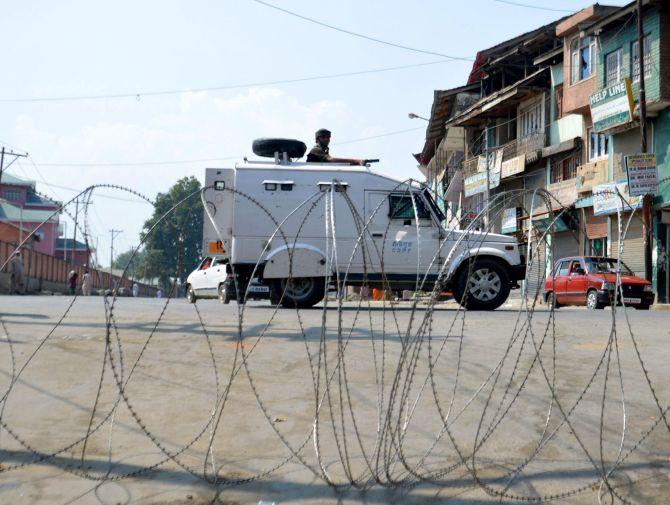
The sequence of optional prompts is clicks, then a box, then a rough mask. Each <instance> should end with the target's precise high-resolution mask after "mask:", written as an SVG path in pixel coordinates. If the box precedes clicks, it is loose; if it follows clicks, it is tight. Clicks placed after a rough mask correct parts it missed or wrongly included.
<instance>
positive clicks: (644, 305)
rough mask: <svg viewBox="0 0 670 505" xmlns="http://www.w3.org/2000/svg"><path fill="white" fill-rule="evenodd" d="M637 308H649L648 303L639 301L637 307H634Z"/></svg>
mask: <svg viewBox="0 0 670 505" xmlns="http://www.w3.org/2000/svg"><path fill="white" fill-rule="evenodd" d="M635 308H636V309H637V310H649V304H648V303H641V304H640V305H638V306H637V307H635Z"/></svg>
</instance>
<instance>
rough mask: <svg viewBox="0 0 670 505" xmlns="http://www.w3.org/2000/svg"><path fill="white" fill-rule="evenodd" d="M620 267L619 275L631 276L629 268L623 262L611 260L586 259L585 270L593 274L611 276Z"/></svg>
mask: <svg viewBox="0 0 670 505" xmlns="http://www.w3.org/2000/svg"><path fill="white" fill-rule="evenodd" d="M619 265H620V266H621V273H622V274H628V275H632V273H633V272H631V270H630V268H628V266H627V265H626V264H625V263H624V262H623V261H621V262H618V261H617V260H615V259H613V258H587V259H586V268H587V270H588V271H589V272H590V273H593V274H613V273H616V272H617V270H618V267H619Z"/></svg>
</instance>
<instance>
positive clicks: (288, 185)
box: [280, 183, 293, 191]
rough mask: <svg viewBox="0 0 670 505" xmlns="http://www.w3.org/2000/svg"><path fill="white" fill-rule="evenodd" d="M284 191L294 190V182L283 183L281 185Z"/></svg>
mask: <svg viewBox="0 0 670 505" xmlns="http://www.w3.org/2000/svg"><path fill="white" fill-rule="evenodd" d="M280 187H281V190H282V191H293V184H292V183H283V184H281V185H280Z"/></svg>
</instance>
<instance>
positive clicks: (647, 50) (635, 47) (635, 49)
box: [630, 35, 651, 82]
mask: <svg viewBox="0 0 670 505" xmlns="http://www.w3.org/2000/svg"><path fill="white" fill-rule="evenodd" d="M642 47H643V49H644V77H645V78H647V77H650V76H651V38H650V37H649V35H647V36H646V37H645V38H644V39H643V45H642ZM639 48H640V44H638V42H637V40H636V41H635V42H633V43H632V44H631V47H630V52H631V58H630V61H631V62H632V66H633V68H632V69H631V75H632V76H633V82H638V81H639V80H640V56H639V52H640V49H639Z"/></svg>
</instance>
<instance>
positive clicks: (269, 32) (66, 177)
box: [0, 0, 627, 265]
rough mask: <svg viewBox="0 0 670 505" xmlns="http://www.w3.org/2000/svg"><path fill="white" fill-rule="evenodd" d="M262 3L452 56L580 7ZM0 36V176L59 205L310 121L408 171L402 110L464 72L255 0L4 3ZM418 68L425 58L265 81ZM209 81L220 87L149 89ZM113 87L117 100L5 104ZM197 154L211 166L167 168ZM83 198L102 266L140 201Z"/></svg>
mask: <svg viewBox="0 0 670 505" xmlns="http://www.w3.org/2000/svg"><path fill="white" fill-rule="evenodd" d="M268 1H269V3H271V4H274V5H276V6H280V7H281V8H284V9H287V10H290V11H293V12H295V13H299V14H300V15H302V16H305V17H309V18H313V19H316V20H318V21H321V22H323V23H327V24H330V25H333V26H336V27H338V28H343V29H345V30H349V31H352V32H356V33H360V34H364V35H366V36H368V37H372V38H377V39H382V40H384V41H388V42H392V43H394V44H398V45H403V46H408V47H412V48H416V49H420V50H423V51H427V52H434V53H439V54H441V55H451V56H456V57H463V58H472V57H474V55H475V54H476V52H477V50H480V49H484V48H487V47H490V46H492V45H495V44H497V43H499V42H502V41H504V40H506V39H509V38H511V37H514V36H516V35H518V34H520V33H523V32H526V31H529V30H532V29H534V28H536V27H539V26H542V25H543V24H546V23H549V22H551V21H552V20H555V19H558V18H560V17H561V16H563V15H566V14H567V12H562V11H563V10H565V11H570V10H578V9H580V8H583V7H585V6H587V5H589V4H590V3H588V2H584V1H581V0H562V1H551V2H550V1H544V0H519V2H516V3H522V4H525V5H526V6H519V5H512V4H513V3H515V2H505V1H500V0H469V1H452V0H441V1H440V0H423V1H417V2H406V1H398V0H393V1H388V0H387V1H383V0H368V1H360V0H359V1H354V0H338V1H337V2H308V1H306V0H290V1H289V0H268ZM606 3H607V4H610V5H623V4H625V3H627V2H625V1H621V0H614V1H609V2H606ZM529 5H532V6H536V7H540V8H531V7H528V6H529ZM552 9H553V10H552ZM0 45H1V47H3V48H4V51H3V61H2V67H3V72H2V75H3V78H2V79H0V118H1V119H0V145H5V146H6V147H11V148H14V149H15V150H23V151H27V152H28V153H30V158H29V159H28V160H22V161H20V162H19V163H16V164H14V165H13V166H12V167H11V168H10V169H9V172H10V173H13V174H15V175H16V176H18V177H27V178H30V179H33V180H36V181H37V183H38V190H40V191H43V192H45V193H48V194H50V195H52V196H53V197H55V198H58V199H60V200H69V199H70V198H71V197H72V196H74V194H75V193H74V191H73V189H76V188H80V189H81V188H84V187H86V186H88V185H91V184H101V183H110V184H118V185H123V186H127V187H129V188H132V189H133V190H136V191H139V192H141V193H144V194H146V195H148V196H150V197H152V198H153V197H155V195H156V193H157V192H159V191H165V190H167V189H168V188H169V187H170V186H171V185H172V184H173V183H174V182H175V181H176V180H177V179H178V178H180V177H183V176H185V175H194V176H196V177H198V178H200V179H201V181H202V180H203V179H204V169H205V167H207V166H222V167H225V166H232V164H233V163H234V162H235V160H239V159H241V158H242V157H243V156H244V155H249V156H253V155H252V152H251V142H252V140H253V139H254V138H257V137H272V136H274V137H291V138H298V139H301V140H303V141H304V142H305V143H307V144H308V145H311V144H312V141H313V134H314V131H315V130H316V129H318V128H322V127H325V128H328V129H330V130H332V131H333V138H332V148H331V152H332V153H333V154H335V155H338V156H352V157H365V158H381V160H382V162H381V163H380V164H379V165H377V166H376V167H375V168H376V169H378V170H381V171H384V172H388V173H390V174H393V175H396V176H399V177H403V178H409V177H416V178H421V174H420V172H419V171H418V170H417V168H416V162H415V161H414V159H413V158H412V156H411V154H412V153H414V152H419V151H421V149H422V147H423V139H424V135H425V122H424V121H422V120H421V119H414V120H410V119H409V118H408V117H407V114H408V113H409V112H415V113H416V114H419V115H421V116H424V117H427V116H429V114H430V107H431V104H432V99H433V90H435V89H448V88H451V87H454V86H458V85H461V84H464V83H465V81H466V80H467V76H468V73H469V71H470V68H471V62H470V61H463V60H448V59H447V58H445V57H443V56H439V55H431V54H426V53H422V52H417V51H410V50H408V49H402V48H398V47H392V46H389V45H384V44H381V43H377V42H373V41H370V40H366V39H363V38H360V37H355V36H353V35H350V34H345V33H342V32H339V31H335V30H332V29H329V28H327V27H324V26H321V25H318V24H315V23H311V22H309V21H307V20H304V19H300V18H298V17H295V16H291V15H288V14H286V13H283V12H280V11H278V10H276V9H273V8H271V7H268V6H265V5H262V4H261V3H258V2H256V1H254V0H218V1H217V0H192V1H188V2H187V1H175V0H161V1H158V0H151V1H150V0H143V1H136V0H135V1H128V0H117V1H116V2H96V1H90V0H87V1H84V0H69V1H67V0H64V1H61V2H53V1H48V0H42V1H31V2H13V3H12V5H11V8H6V9H4V10H3V15H2V17H0ZM435 62H437V63H435ZM426 63H433V64H428V65H422V66H415V67H412V68H406V69H401V70H392V71H384V72H376V73H365V74H362V75H355V76H344V77H335V78H328V79H321V80H307V81H302V82H294V83H278V82H277V81H287V80H293V79H302V78H309V77H318V76H327V75H333V74H345V73H352V72H362V71H370V70H376V69H384V68H390V67H399V66H407V65H420V64H426ZM272 82H274V84H263V83H272ZM249 84H252V85H249ZM236 85H240V86H239V87H235V88H231V86H236ZM244 85H249V86H244ZM214 87H228V88H229V89H219V90H209V91H199V92H192V93H174V94H165V95H151V93H152V92H157V91H171V90H194V89H202V88H214ZM116 94H130V95H132V96H131V97H125V98H100V99H85V100H49V101H19V102H17V101H12V100H14V99H24V98H26V99H33V98H62V97H80V96H91V95H116ZM405 130H411V131H405ZM399 131H402V133H398V134H394V135H388V136H382V137H379V138H373V139H367V140H361V141H358V142H351V143H348V141H351V140H357V139H365V138H367V137H374V136H378V135H384V134H387V133H392V132H399ZM340 142H345V143H344V144H342V145H339V146H338V145H337V144H338V143H340ZM225 158H229V159H227V160H226V159H225ZM209 159H216V160H217V161H190V162H187V163H174V162H181V161H184V160H209ZM159 161H160V162H172V163H160V164H157V163H153V162H159ZM115 163H118V165H114V164H115ZM128 163H149V164H137V165H129V164H128ZM95 195H97V197H94V205H93V208H92V209H91V210H90V227H91V230H92V232H93V234H94V235H95V236H96V237H98V240H99V242H98V250H99V255H98V256H99V260H100V261H101V263H102V264H105V265H108V264H109V245H110V243H109V229H110V228H115V229H122V230H123V233H122V234H121V235H120V236H119V237H118V239H117V242H116V243H115V249H116V250H117V252H121V251H122V250H126V249H128V248H129V247H130V246H132V245H136V244H138V242H139V238H138V235H139V232H140V230H141V228H142V224H143V222H144V220H145V219H146V218H147V217H148V216H149V215H150V214H151V210H152V209H151V206H149V205H146V204H144V203H137V202H136V201H127V200H135V199H134V197H132V195H126V194H123V193H120V192H118V191H110V190H104V191H99V192H97V193H95ZM110 197H114V198H122V199H114V198H110ZM69 229H70V230H71V229H72V227H71V226H69ZM68 233H70V232H68Z"/></svg>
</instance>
